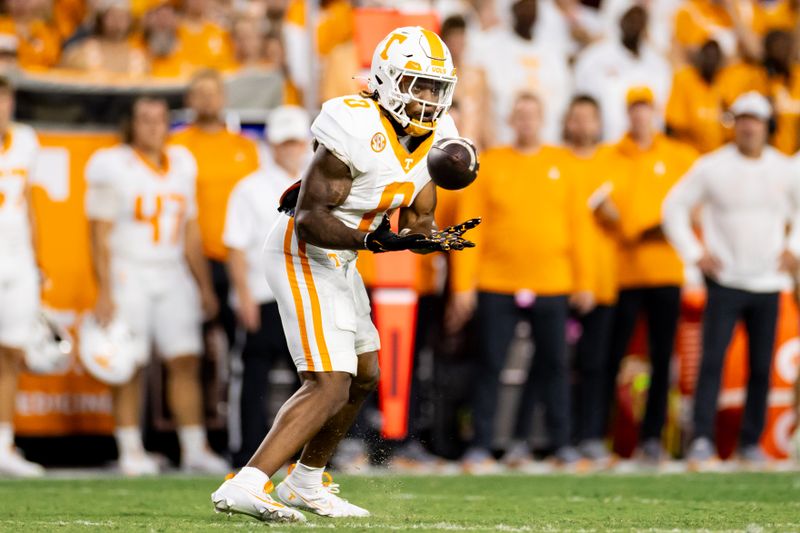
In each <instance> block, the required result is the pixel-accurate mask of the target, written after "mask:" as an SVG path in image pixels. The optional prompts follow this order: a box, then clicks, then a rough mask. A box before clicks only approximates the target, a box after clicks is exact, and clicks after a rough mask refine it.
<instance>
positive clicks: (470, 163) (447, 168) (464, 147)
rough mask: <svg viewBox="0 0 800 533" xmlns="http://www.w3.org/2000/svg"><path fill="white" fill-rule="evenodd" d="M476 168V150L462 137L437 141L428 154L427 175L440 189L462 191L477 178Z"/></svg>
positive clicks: (477, 165) (477, 164)
mask: <svg viewBox="0 0 800 533" xmlns="http://www.w3.org/2000/svg"><path fill="white" fill-rule="evenodd" d="M478 167H479V163H478V150H477V149H476V148H475V145H474V144H472V141H470V140H469V139H465V138H464V137H450V138H444V139H439V140H438V141H436V143H435V144H434V145H433V146H432V147H431V149H430V151H429V152H428V174H430V176H431V180H433V182H434V183H435V184H436V186H437V187H441V188H442V189H447V190H449V191H455V190H458V189H463V188H464V187H466V186H467V185H469V184H470V183H472V182H473V181H475V178H477V177H478Z"/></svg>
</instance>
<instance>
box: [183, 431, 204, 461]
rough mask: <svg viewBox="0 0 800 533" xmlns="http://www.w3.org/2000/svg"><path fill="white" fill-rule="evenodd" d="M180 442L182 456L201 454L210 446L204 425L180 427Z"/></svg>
mask: <svg viewBox="0 0 800 533" xmlns="http://www.w3.org/2000/svg"><path fill="white" fill-rule="evenodd" d="M178 442H180V445H181V457H190V456H192V455H197V454H201V453H203V452H204V451H206V449H207V448H208V440H207V438H206V429H205V428H204V427H203V426H183V427H179V428H178Z"/></svg>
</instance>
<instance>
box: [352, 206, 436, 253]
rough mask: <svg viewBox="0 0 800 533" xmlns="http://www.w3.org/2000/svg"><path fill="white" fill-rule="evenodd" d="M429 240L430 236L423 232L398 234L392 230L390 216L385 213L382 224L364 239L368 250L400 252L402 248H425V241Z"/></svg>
mask: <svg viewBox="0 0 800 533" xmlns="http://www.w3.org/2000/svg"><path fill="white" fill-rule="evenodd" d="M427 240H428V238H427V237H425V235H423V234H421V233H412V234H410V235H398V234H397V233H395V232H393V231H392V226H391V223H390V222H389V217H388V216H386V215H383V220H382V221H381V225H380V226H378V228H377V229H376V230H375V231H373V232H372V233H368V234H367V236H366V238H365V239H364V246H365V247H366V248H367V250H369V251H371V252H375V253H381V252H398V251H400V250H418V249H424V248H425V244H424V243H425V241H427Z"/></svg>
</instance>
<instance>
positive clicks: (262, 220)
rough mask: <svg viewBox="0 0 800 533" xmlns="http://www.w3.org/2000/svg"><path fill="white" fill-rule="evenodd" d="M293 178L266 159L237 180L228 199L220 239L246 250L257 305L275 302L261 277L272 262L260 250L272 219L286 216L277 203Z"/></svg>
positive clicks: (227, 244) (250, 285)
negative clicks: (251, 171) (268, 262)
mask: <svg viewBox="0 0 800 533" xmlns="http://www.w3.org/2000/svg"><path fill="white" fill-rule="evenodd" d="M295 179H296V177H295V176H290V175H289V174H287V173H286V171H285V170H284V169H283V168H281V167H279V166H278V165H277V164H276V163H275V162H274V161H272V160H265V165H264V167H262V168H260V169H258V170H257V171H255V172H253V173H252V174H250V175H249V176H247V177H246V178H244V179H243V180H241V181H240V182H239V183H237V184H236V187H234V189H233V191H232V192H231V195H230V197H229V198H228V209H227V211H226V212H225V230H224V231H223V233H222V242H223V243H224V244H225V246H227V247H228V248H232V249H234V250H241V251H243V252H244V253H245V257H246V260H247V285H248V288H249V289H250V294H251V295H252V297H253V299H254V300H255V301H256V302H258V303H259V304H266V303H270V302H274V301H275V296H274V295H273V294H272V289H270V287H269V285H268V284H267V278H266V277H265V276H264V272H265V271H266V269H267V268H272V267H274V265H267V264H266V262H265V261H264V258H263V254H262V253H261V251H262V248H263V246H264V239H265V238H266V237H267V234H268V233H269V231H270V229H272V226H273V225H274V224H275V221H276V220H277V219H278V218H279V217H285V216H286V215H284V214H281V213H279V212H278V203H279V202H280V199H281V195H282V194H283V192H284V191H285V190H286V189H287V188H288V187H289V186H290V185H291V184H292V183H294V181H295ZM281 268H283V266H282V265H281ZM231 299H232V303H233V305H234V306H236V303H237V302H236V298H235V291H231Z"/></svg>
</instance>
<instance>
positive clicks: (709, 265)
mask: <svg viewBox="0 0 800 533" xmlns="http://www.w3.org/2000/svg"><path fill="white" fill-rule="evenodd" d="M731 111H732V112H733V114H734V116H735V121H736V122H735V125H734V131H735V137H734V141H733V142H732V143H730V144H726V145H725V146H723V147H722V148H720V149H719V150H716V151H714V152H712V153H710V154H708V155H706V156H704V157H702V158H700V159H699V160H698V161H697V162H696V163H695V164H694V166H693V167H692V168H691V170H689V172H688V173H687V174H686V175H685V176H684V177H683V178H681V180H680V181H679V182H678V183H677V184H676V185H675V187H674V188H673V189H672V191H670V193H669V195H668V196H667V198H666V200H665V201H664V206H663V216H664V231H665V233H666V234H667V237H668V238H669V240H670V242H671V243H672V244H673V246H675V248H676V249H677V250H678V252H679V253H680V254H681V256H682V257H683V260H684V261H685V262H686V264H688V265H697V267H698V268H699V269H700V270H701V271H702V272H703V274H704V276H705V279H706V288H707V295H708V296H707V303H706V308H705V312H704V315H703V355H702V362H701V365H700V374H699V377H698V380H697V385H696V387H695V397H694V441H693V442H692V444H691V447H690V449H689V453H688V456H687V459H688V461H689V466H690V468H693V469H700V470H703V469H707V468H709V467H710V466H712V465H713V464H714V462H715V459H716V457H715V456H716V453H715V449H714V444H713V441H714V433H715V432H714V426H715V421H716V415H717V400H718V396H719V388H720V380H721V377H722V376H721V375H722V365H723V362H724V360H725V353H726V352H727V349H728V345H729V344H730V341H731V338H732V336H733V330H734V327H735V326H736V324H737V322H739V321H740V320H741V321H743V322H744V326H745V329H746V330H747V338H748V352H749V357H748V362H749V363H748V370H747V374H748V375H749V378H748V384H747V402H746V403H745V407H744V420H743V424H742V429H741V434H740V440H739V444H738V447H739V456H740V458H741V459H742V460H743V461H745V462H748V463H755V464H756V465H759V466H762V465H763V464H764V463H765V462H766V456H765V455H764V452H763V451H762V450H761V447H760V445H759V440H760V438H761V432H762V431H763V429H764V421H765V418H766V411H767V394H768V393H769V379H770V372H771V363H772V353H773V350H774V347H775V326H776V323H777V316H778V298H779V295H780V292H781V291H785V290H788V289H790V287H791V282H792V280H791V277H790V274H794V273H795V272H797V269H798V266H799V263H798V257H800V182H799V181H798V179H797V169H796V168H793V166H792V165H791V164H790V161H789V160H788V159H787V158H786V157H785V156H783V155H782V154H781V153H780V152H778V151H777V150H775V149H774V148H772V147H770V146H767V137H768V129H769V128H768V123H769V120H770V118H771V115H772V109H771V108H770V105H769V102H768V101H767V100H766V98H764V97H763V96H762V95H760V94H758V93H756V92H750V93H747V94H744V95H742V96H740V97H739V98H738V99H737V100H736V102H734V104H733V106H731ZM698 206H702V207H703V217H702V224H701V230H702V234H703V239H702V240H700V239H698V238H697V237H696V236H695V233H694V230H693V228H692V222H691V218H692V217H691V213H692V212H693V210H694V209H695V208H696V207H698ZM787 226H791V233H790V234H789V235H787V233H786V228H787Z"/></svg>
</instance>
